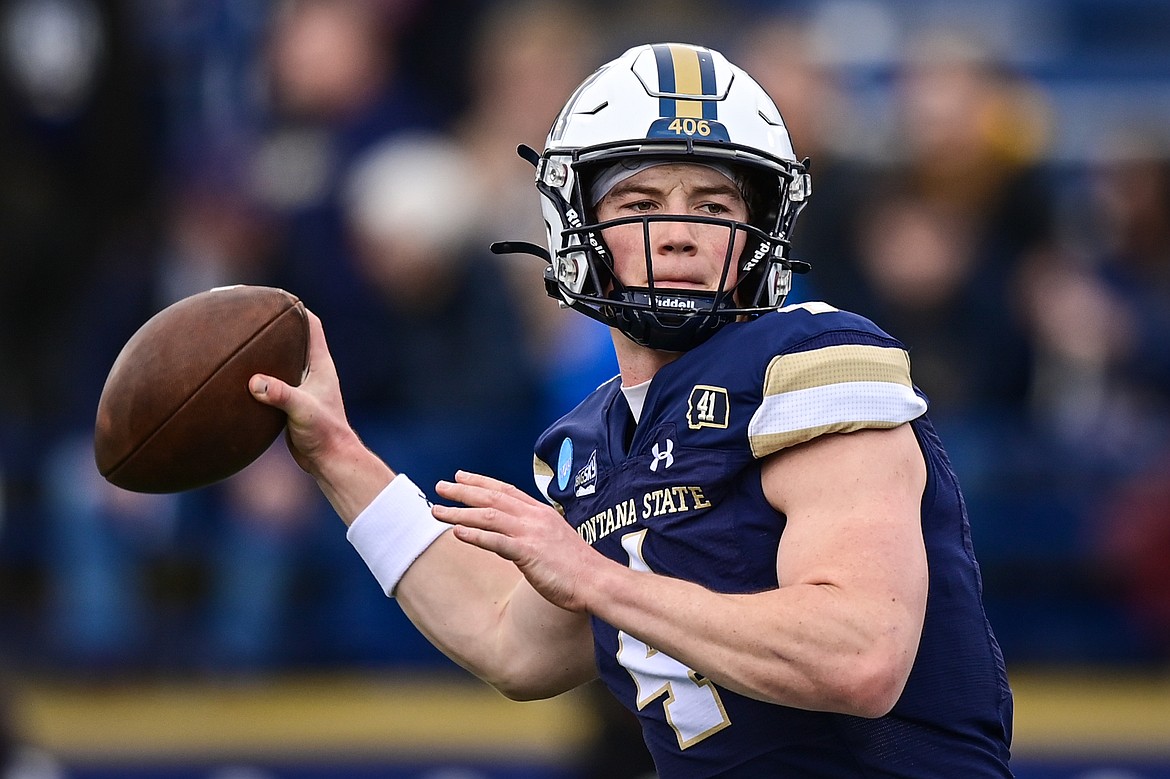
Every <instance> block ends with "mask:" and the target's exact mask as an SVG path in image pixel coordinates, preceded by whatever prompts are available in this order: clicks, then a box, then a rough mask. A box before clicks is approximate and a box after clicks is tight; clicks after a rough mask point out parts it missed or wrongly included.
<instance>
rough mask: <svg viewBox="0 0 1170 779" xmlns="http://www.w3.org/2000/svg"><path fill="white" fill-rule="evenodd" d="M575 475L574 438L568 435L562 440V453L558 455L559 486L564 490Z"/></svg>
mask: <svg viewBox="0 0 1170 779" xmlns="http://www.w3.org/2000/svg"><path fill="white" fill-rule="evenodd" d="M572 475H573V439H571V438H569V437H568V436H566V437H565V440H564V441H561V453H560V455H558V457H557V486H558V487H559V488H561V489H562V490H563V489H565V488H566V487H568V486H569V477H570V476H572Z"/></svg>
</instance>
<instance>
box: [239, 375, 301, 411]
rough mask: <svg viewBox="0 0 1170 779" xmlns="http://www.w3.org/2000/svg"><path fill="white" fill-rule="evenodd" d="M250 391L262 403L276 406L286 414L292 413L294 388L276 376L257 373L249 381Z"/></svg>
mask: <svg viewBox="0 0 1170 779" xmlns="http://www.w3.org/2000/svg"><path fill="white" fill-rule="evenodd" d="M248 390H249V391H250V392H251V393H252V397H254V398H256V400H258V401H260V402H261V403H264V404H265V405H268V406H275V407H276V408H278V409H280V410H281V411H284V412H285V413H289V412H290V408H289V407H290V405H291V400H292V388H291V387H289V385H288V384H286V383H285V382H283V381H281V380H280V379H278V378H276V377H275V376H265V375H264V374H263V373H257V374H256V375H255V376H253V377H252V378H251V379H250V380H249V381H248Z"/></svg>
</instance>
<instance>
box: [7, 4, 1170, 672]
mask: <svg viewBox="0 0 1170 779" xmlns="http://www.w3.org/2000/svg"><path fill="white" fill-rule="evenodd" d="M709 5H710V4H699V3H671V4H661V3H648V4H637V7H627V5H626V4H621V3H617V2H581V3H573V2H569V0H557V1H555V2H554V1H553V0H530V1H529V2H504V1H503V0H494V1H493V0H247V1H242V0H198V1H197V0H168V1H167V2H159V3H148V2H131V1H129V0H127V1H126V2H113V1H111V2H97V0H3V1H0V60H2V62H0V149H2V152H0V364H2V365H3V366H4V381H3V382H0V626H2V627H0V653H3V655H4V656H5V658H6V660H7V661H8V662H9V663H10V664H12V665H15V666H16V667H31V668H34V669H37V670H42V671H49V672H54V673H64V674H76V675H81V676H86V677H101V676H106V675H109V674H111V673H113V674H117V673H132V674H139V673H179V674H190V673H197V674H202V673H208V674H227V675H234V674H251V673H256V672H264V671H270V670H278V669H288V668H301V667H308V666H312V667H340V666H344V667H390V666H396V667H421V666H427V667H437V666H442V665H443V664H444V663H445V662H446V661H445V660H443V659H442V658H441V656H439V655H438V654H437V652H436V651H435V650H434V649H432V648H431V647H430V646H429V644H428V643H427V642H426V641H425V639H423V638H422V637H421V636H419V635H418V634H417V633H416V632H415V631H414V629H413V628H412V627H411V626H410V625H409V623H408V622H406V620H405V618H404V617H403V616H402V615H401V613H400V612H398V611H397V607H396V606H395V605H394V604H393V602H390V601H386V599H385V598H384V597H383V596H382V595H381V593H380V591H379V590H378V587H377V585H376V583H375V582H374V581H373V578H372V577H370V576H369V574H368V572H367V571H366V569H365V568H364V566H363V565H362V564H361V562H360V560H359V559H358V558H357V555H356V554H354V553H353V552H352V550H351V549H349V548H348V545H347V544H346V542H345V539H344V534H343V532H342V528H341V526H340V524H339V522H338V521H337V520H336V518H335V517H334V516H333V515H332V514H331V512H330V510H329V508H328V506H327V504H325V503H324V502H323V500H322V499H321V497H320V496H319V494H318V493H317V490H316V489H315V487H314V485H313V484H312V483H311V481H310V480H309V479H308V477H307V476H305V475H304V474H302V473H301V472H300V471H299V470H298V469H297V468H296V466H295V464H294V463H293V462H292V460H291V458H290V457H289V456H288V454H287V452H286V451H285V450H284V448H283V444H282V442H279V441H278V442H277V445H275V446H274V447H273V448H272V449H271V450H270V451H269V452H268V453H266V454H265V455H264V456H263V457H262V458H261V459H260V460H259V461H257V462H256V463H255V464H254V465H253V466H251V467H249V468H248V469H246V470H245V471H243V472H242V473H240V474H239V475H238V476H236V477H233V478H232V479H229V480H227V481H225V482H223V483H221V484H219V485H215V486H213V487H211V488H207V489H204V490H199V491H196V492H192V493H186V494H181V495H140V494H134V493H128V492H124V491H121V490H119V489H117V488H114V487H112V486H110V485H108V484H107V483H105V482H104V481H103V480H102V478H101V477H100V476H99V475H98V474H97V473H96V470H95V468H94V465H93V458H92V433H93V412H94V409H95V407H96V403H97V398H98V396H99V394H100V391H101V387H102V383H103V381H104V379H105V376H106V373H107V371H108V370H109V366H110V365H111V364H112V362H113V359H114V357H115V356H116V355H117V353H118V351H119V349H120V348H121V345H122V344H123V343H125V341H126V339H127V338H129V336H130V335H131V334H132V333H133V332H134V331H135V330H136V329H137V327H138V326H139V325H140V324H142V323H143V322H144V321H145V320H146V319H147V318H149V316H150V315H152V314H153V313H154V312H156V311H158V310H160V309H161V308H163V307H164V306H166V305H167V304H169V303H171V302H173V301H175V300H178V299H180V298H182V297H184V296H186V295H189V294H193V293H195V292H199V291H202V290H205V289H208V288H210V287H213V286H217V285H222V284H229V283H251V284H267V285H274V286H280V287H283V288H285V289H288V290H290V291H291V292H293V293H294V294H296V295H298V296H299V297H301V299H302V300H304V301H305V303H306V304H307V305H308V306H309V307H310V308H311V309H313V310H314V311H315V312H316V313H318V314H319V315H320V316H321V317H322V319H323V321H324V323H325V328H326V332H327V334H328V335H329V337H330V341H331V344H332V347H333V354H334V357H335V359H336V362H337V367H338V371H339V374H340V376H341V380H342V386H343V389H344V390H345V392H346V397H347V402H348V406H349V409H350V414H351V420H352V421H353V423H354V425H355V426H356V427H357V428H358V430H359V431H360V433H361V434H362V436H363V438H364V439H365V440H366V442H367V443H368V444H369V445H370V446H371V447H372V448H374V449H375V450H376V451H378V452H380V453H382V454H383V456H384V457H385V458H386V459H387V460H388V461H389V462H390V463H391V464H392V465H393V466H394V467H395V468H397V469H400V470H403V471H405V472H408V473H410V474H411V476H412V478H413V479H414V480H415V481H416V482H417V483H419V484H428V483H429V484H433V483H434V482H435V481H436V480H438V479H441V478H446V477H449V476H450V474H451V473H452V472H453V471H454V470H455V469H456V468H468V469H473V470H482V471H485V472H488V473H491V474H493V475H496V476H498V477H501V478H504V479H508V480H511V481H513V482H515V483H517V484H518V485H520V486H522V487H524V488H531V484H532V478H531V448H530V447H531V444H532V442H533V440H534V439H535V436H536V434H537V433H539V431H540V430H542V429H543V427H544V426H545V425H547V424H548V423H550V422H551V421H552V420H553V419H555V418H556V417H557V416H558V415H559V414H561V413H564V412H565V411H567V410H568V409H569V408H570V407H571V406H572V405H573V404H574V403H575V402H576V401H577V400H578V399H580V398H581V397H583V396H584V395H585V394H586V393H587V392H589V391H590V390H591V389H592V388H593V387H595V386H596V385H597V384H599V383H600V382H602V381H604V380H606V379H607V378H609V377H610V376H612V375H613V374H614V373H615V372H616V365H615V364H614V362H613V358H612V355H611V353H610V352H611V349H610V347H609V340H608V339H609V336H608V333H607V332H605V331H604V330H603V329H602V328H600V326H598V325H596V324H595V323H592V322H591V321H590V320H587V319H585V318H584V317H580V316H578V315H575V314H572V313H570V312H565V311H562V310H561V309H559V308H558V307H557V306H556V305H555V303H553V302H552V301H551V300H549V299H548V298H547V297H546V296H545V294H544V291H543V284H542V281H541V275H540V274H541V270H542V269H541V267H540V263H539V262H538V261H536V260H533V259H531V258H525V257H498V256H494V255H492V254H491V253H490V252H489V251H488V249H487V246H488V244H489V243H490V242H491V241H493V240H498V239H520V240H528V241H533V242H537V243H541V242H543V240H544V236H543V231H544V228H543V224H542V222H541V219H540V215H539V209H538V205H537V199H536V196H535V192H534V190H533V187H532V170H531V167H530V166H529V165H528V163H527V162H525V161H524V160H522V159H520V158H519V157H518V156H517V155H516V153H515V149H516V146H517V144H520V143H525V144H528V145H531V146H533V147H535V148H538V149H539V148H540V147H541V146H542V144H543V139H544V136H545V134H546V132H547V129H548V127H549V126H550V124H551V121H552V119H553V117H554V116H555V114H556V112H557V111H558V110H559V108H560V106H561V105H562V103H563V102H564V100H565V99H566V97H567V96H568V95H569V94H570V93H571V91H572V89H573V88H574V87H575V86H576V84H577V83H579V82H580V80H581V79H583V78H584V77H585V76H586V75H588V73H589V72H590V71H591V70H592V69H593V68H594V67H596V66H597V65H598V64H600V63H601V62H603V61H605V60H607V59H609V58H611V57H613V56H616V55H617V54H619V53H620V52H621V51H622V50H624V48H626V47H627V46H628V45H632V44H635V43H639V42H644V41H649V40H665V39H684V40H689V41H694V42H701V43H708V44H710V45H712V46H715V47H717V48H720V49H721V50H723V51H724V52H725V53H726V54H728V56H729V57H730V58H731V59H732V61H734V62H737V63H738V64H740V65H742V66H744V67H745V68H746V69H747V70H748V71H749V72H751V73H753V74H754V75H755V76H756V77H757V78H758V79H759V80H760V81H761V83H762V84H763V86H764V87H765V89H767V90H768V91H769V92H770V94H772V96H773V97H774V98H775V100H776V102H777V104H778V105H779V107H780V109H781V112H782V114H783V115H784V117H785V119H786V121H787V123H788V126H789V130H790V132H791V134H792V137H793V142H794V146H795V148H796V150H797V153H798V154H799V155H800V156H802V157H804V156H808V157H809V158H811V172H812V177H813V182H814V184H813V185H814V196H813V200H812V205H811V207H810V208H808V209H807V210H806V211H805V212H804V215H803V216H802V217H801V221H800V223H799V224H798V226H797V234H796V237H795V240H794V245H795V249H794V254H795V255H796V256H797V257H799V258H802V259H806V260H808V261H809V262H810V263H812V265H813V272H812V273H811V274H809V275H808V276H806V277H803V278H802V279H800V280H799V281H798V284H799V285H800V286H798V287H797V289H796V290H795V293H794V298H793V299H803V300H809V299H823V300H826V301H828V302H830V303H832V304H834V305H836V306H838V307H840V308H846V309H850V310H854V311H857V312H858V313H861V314H864V315H866V316H869V317H871V318H873V319H874V320H875V321H876V322H877V323H878V324H879V325H880V326H882V327H883V328H884V329H886V330H887V331H889V332H891V333H892V334H893V335H895V336H896V337H898V338H900V339H902V340H903V341H904V342H905V343H906V344H907V345H908V346H909V349H910V354H911V360H912V364H913V373H914V376H915V378H916V381H917V383H918V385H919V386H920V387H921V388H922V390H923V391H924V392H925V393H926V394H927V395H928V396H929V398H930V400H931V407H932V410H931V415H932V417H933V419H934V420H935V423H936V425H937V426H938V428H939V430H940V432H941V434H942V436H943V439H944V441H945V442H946V444H947V446H948V448H949V451H950V454H951V456H952V459H953V461H954V465H955V467H956V469H957V471H958V473H959V476H960V480H961V481H962V483H963V485H964V488H965V491H966V494H967V496H968V498H969V507H968V508H969V514H970V521H971V525H972V529H973V536H974V541H975V544H976V547H977V552H978V554H979V556H980V559H981V561H982V563H983V574H984V587H985V591H986V600H987V605H988V609H989V612H990V617H991V619H992V621H993V624H994V625H995V628H996V631H997V633H998V634H999V637H1000V640H1001V643H1002V644H1003V647H1004V651H1005V654H1006V656H1007V658H1008V661H1009V665H1012V664H1017V665H1022V664H1029V663H1042V664H1051V663H1086V662H1089V663H1094V662H1102V663H1157V662H1164V661H1165V660H1167V659H1168V658H1170V566H1167V565H1166V564H1165V561H1166V560H1167V559H1170V122H1167V121H1166V119H1167V118H1168V117H1166V116H1162V117H1161V119H1162V121H1161V122H1156V121H1151V122H1149V123H1146V122H1139V121H1125V122H1120V123H1118V124H1117V125H1116V126H1111V127H1108V130H1107V132H1102V134H1101V137H1097V138H1093V139H1092V143H1091V146H1092V148H1094V149H1098V150H1100V153H1099V154H1094V155H1083V156H1081V157H1078V158H1077V159H1074V160H1069V159H1068V158H1067V156H1065V157H1061V156H1060V155H1058V154H1056V153H1055V152H1054V149H1055V148H1056V147H1057V146H1058V145H1059V143H1060V139H1061V133H1062V132H1063V130H1064V128H1063V127H1062V126H1061V123H1060V122H1059V121H1057V119H1056V117H1055V112H1054V110H1053V101H1052V97H1051V94H1050V93H1049V91H1048V89H1049V86H1048V85H1046V83H1045V82H1044V81H1043V80H1042V79H1038V78H1036V77H1034V75H1033V74H1029V72H1028V71H1027V69H1026V68H1020V67H1014V66H1012V65H1011V64H1010V62H1009V61H1008V60H1006V59H1005V58H1004V57H1002V56H1001V54H1002V52H999V51H997V50H996V48H995V47H994V46H992V45H989V44H988V42H987V41H985V40H983V39H981V37H980V36H977V35H972V34H970V30H969V29H967V28H966V27H965V26H964V25H963V24H937V25H934V24H932V25H920V26H919V27H917V28H914V29H905V30H900V31H899V30H893V31H891V30H889V29H886V30H885V34H887V35H894V34H895V33H897V36H898V37H897V45H896V47H895V48H896V51H897V56H896V57H895V58H893V59H890V60H888V61H886V62H884V64H882V65H880V66H874V65H873V64H872V63H870V64H869V65H866V66H860V65H858V56H860V54H861V52H858V51H847V52H846V51H842V50H841V42H840V41H839V40H837V41H835V40H834V38H833V36H832V35H827V34H826V31H825V18H824V17H825V16H826V14H824V13H822V14H821V18H820V23H819V24H814V23H813V22H812V21H811V17H812V14H811V13H810V11H811V9H813V8H815V7H819V6H828V5H830V4H829V3H821V4H817V3H811V2H803V3H801V2H789V3H783V2H774V3H763V2H748V1H747V0H743V1H742V2H734V3H727V4H718V5H719V6H720V8H719V11H718V12H717V14H718V16H713V14H714V13H716V12H713V11H712V10H710V8H709ZM837 5H839V6H840V5H848V4H842V3H838V4H837ZM853 5H854V6H856V7H857V8H859V9H861V10H862V11H865V10H866V9H868V10H869V11H872V10H873V9H874V8H875V7H880V4H874V3H868V4H866V3H854V4H853ZM821 10H822V11H823V10H824V9H823V8H822V9H821ZM828 16H829V17H830V18H833V15H832V14H829V15H828ZM838 16H839V15H838ZM854 21H856V19H855V20H854ZM872 32H873V34H874V35H878V34H879V33H881V32H882V31H881V30H880V29H874V30H872ZM875 106H878V108H875Z"/></svg>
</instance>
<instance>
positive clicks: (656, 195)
mask: <svg viewBox="0 0 1170 779" xmlns="http://www.w3.org/2000/svg"><path fill="white" fill-rule="evenodd" d="M675 214H679V215H690V216H705V217H716V218H719V219H730V220H735V221H740V222H746V221H747V216H748V209H747V203H746V202H745V201H744V199H743V195H741V194H740V192H739V189H738V188H737V187H736V186H735V184H734V183H733V182H732V181H731V180H730V179H728V178H727V177H726V176H724V175H723V174H722V173H720V172H719V171H717V170H713V169H712V168H708V167H706V166H705V165H695V164H690V163H678V164H669V165H658V166H655V167H652V168H647V169H646V170H643V171H641V172H640V173H638V174H636V175H634V176H631V177H630V178H628V179H626V180H625V181H622V182H621V183H619V184H618V185H617V186H615V187H614V188H613V189H612V190H611V191H610V192H609V193H608V194H606V195H605V197H603V198H602V199H601V201H600V202H599V203H598V204H597V219H598V221H601V222H604V221H608V220H610V219H619V218H622V217H637V216H656V215H675ZM649 231H650V258H651V261H652V262H653V267H654V285H655V286H656V287H672V288H675V289H696V290H708V291H713V290H715V289H716V288H717V287H718V286H719V277H720V276H721V275H722V273H723V265H724V261H725V259H726V257H727V244H728V241H729V240H730V237H731V230H730V228H728V227H724V226H720V225H709V224H700V223H694V222H673V221H664V222H651V223H649ZM602 234H603V235H604V237H605V242H606V244H607V245H608V246H609V249H610V252H611V253H612V254H613V260H614V271H615V272H616V274H617V277H618V278H619V279H620V280H621V281H622V283H623V284H625V285H627V286H632V287H645V286H647V281H648V279H647V272H646V249H645V234H644V226H643V224H642V223H635V224H628V225H619V226H617V227H609V228H606V229H605V230H603V231H602ZM745 243H746V236H745V234H744V233H743V232H742V231H737V232H736V237H735V246H734V247H733V252H734V256H735V257H738V256H739V255H740V253H741V252H742V251H743V247H744V244H745ZM735 274H736V268H735V267H734V264H733V267H732V268H731V270H730V272H729V274H728V278H727V281H726V283H725V287H726V288H728V289H730V288H731V287H732V286H734V285H735V282H736V278H735Z"/></svg>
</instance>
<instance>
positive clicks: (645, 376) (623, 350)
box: [610, 329, 680, 387]
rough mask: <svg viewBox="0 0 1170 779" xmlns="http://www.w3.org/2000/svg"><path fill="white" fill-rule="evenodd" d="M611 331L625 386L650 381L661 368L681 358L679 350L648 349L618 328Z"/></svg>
mask: <svg viewBox="0 0 1170 779" xmlns="http://www.w3.org/2000/svg"><path fill="white" fill-rule="evenodd" d="M610 332H611V335H612V336H613V348H614V353H615V354H616V355H617V362H618V368H619V369H620V370H621V376H622V386H623V387H633V386H635V385H637V384H641V383H642V382H646V381H650V380H651V379H653V378H654V375H655V374H656V373H658V371H659V369H660V368H662V367H663V366H664V365H668V364H669V363H672V362H674V361H675V360H677V359H678V358H679V355H680V353H679V352H663V351H660V350H658V349H648V348H647V347H645V346H639V345H638V344H636V343H634V342H633V341H631V340H630V339H629V338H626V337H625V336H624V335H622V334H621V333H620V332H619V331H617V330H613V329H611V331H610Z"/></svg>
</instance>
